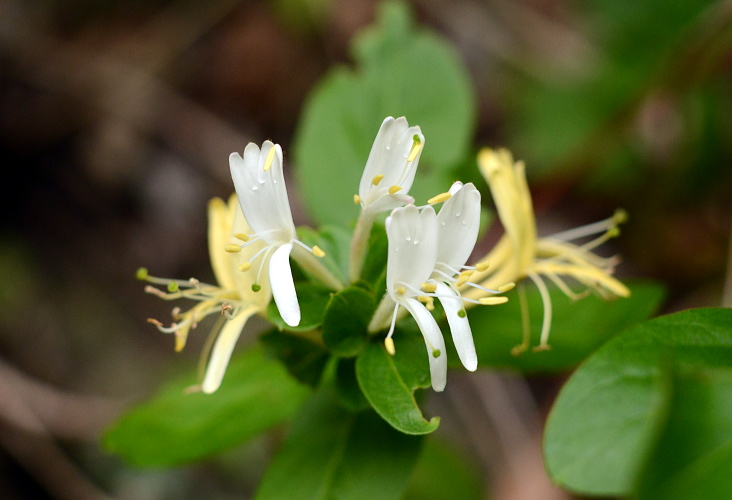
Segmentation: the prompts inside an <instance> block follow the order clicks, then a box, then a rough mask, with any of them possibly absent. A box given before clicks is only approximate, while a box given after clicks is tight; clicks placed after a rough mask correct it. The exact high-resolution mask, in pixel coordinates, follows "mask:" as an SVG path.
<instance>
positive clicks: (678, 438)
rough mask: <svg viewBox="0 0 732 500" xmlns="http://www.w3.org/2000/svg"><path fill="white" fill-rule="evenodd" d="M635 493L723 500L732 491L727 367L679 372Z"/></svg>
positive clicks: (731, 387) (731, 385)
mask: <svg viewBox="0 0 732 500" xmlns="http://www.w3.org/2000/svg"><path fill="white" fill-rule="evenodd" d="M669 412H670V416H669V420H668V423H667V424H666V428H665V430H664V432H663V434H662V435H661V438H660V441H659V444H658V445H657V446H656V448H655V450H654V452H653V458H652V459H651V461H650V463H649V465H648V466H647V467H646V469H645V470H644V474H643V478H642V480H641V484H640V488H639V489H640V491H639V495H638V497H639V498H641V499H647V500H684V499H688V498H703V499H704V500H727V499H728V498H729V497H730V492H731V491H732V370H729V369H719V368H717V369H708V370H702V371H700V370H692V371H691V372H689V370H682V373H677V374H676V376H675V377H674V390H673V394H672V397H671V405H670V410H669Z"/></svg>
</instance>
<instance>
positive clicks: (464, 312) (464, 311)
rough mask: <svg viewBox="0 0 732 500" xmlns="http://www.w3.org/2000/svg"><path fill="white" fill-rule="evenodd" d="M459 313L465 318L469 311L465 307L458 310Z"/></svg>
mask: <svg viewBox="0 0 732 500" xmlns="http://www.w3.org/2000/svg"><path fill="white" fill-rule="evenodd" d="M457 315H458V316H459V317H460V318H464V317H466V316H467V315H468V312H467V311H466V310H465V309H460V310H459V311H458V312H457Z"/></svg>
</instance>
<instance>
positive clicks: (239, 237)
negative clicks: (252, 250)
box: [234, 233, 249, 241]
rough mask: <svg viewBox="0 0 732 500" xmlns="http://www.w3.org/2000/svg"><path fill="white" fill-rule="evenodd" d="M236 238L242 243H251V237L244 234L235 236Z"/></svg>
mask: <svg viewBox="0 0 732 500" xmlns="http://www.w3.org/2000/svg"><path fill="white" fill-rule="evenodd" d="M234 238H236V239H237V240H241V241H249V236H248V235H246V234H244V233H236V234H235V235H234Z"/></svg>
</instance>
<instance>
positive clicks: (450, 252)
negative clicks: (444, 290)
mask: <svg viewBox="0 0 732 500" xmlns="http://www.w3.org/2000/svg"><path fill="white" fill-rule="evenodd" d="M457 184H459V183H455V184H453V188H454V187H455V186H456V185H457ZM453 188H451V189H450V192H452V193H453V195H452V197H451V198H450V199H449V200H447V201H446V202H445V203H444V205H443V206H442V209H441V210H440V213H439V214H438V215H437V226H438V231H439V233H438V242H437V245H438V246H437V262H438V266H439V264H443V265H444V266H445V267H444V268H443V269H441V270H442V271H444V272H446V273H447V274H449V275H452V274H453V273H452V272H450V271H448V269H450V268H451V269H457V270H459V269H460V268H461V267H462V266H464V265H465V262H466V261H467V260H468V257H470V254H471V253H472V252H473V247H474V246H475V242H476V240H477V239H478V230H479V229H480V192H479V191H478V190H477V189H475V186H474V185H473V184H472V183H468V184H465V185H462V184H460V185H459V186H458V189H456V190H454V192H453Z"/></svg>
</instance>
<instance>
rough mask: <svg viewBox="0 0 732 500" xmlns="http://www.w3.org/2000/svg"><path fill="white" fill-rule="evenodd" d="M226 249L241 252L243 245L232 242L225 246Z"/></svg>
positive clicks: (230, 251) (231, 251)
mask: <svg viewBox="0 0 732 500" xmlns="http://www.w3.org/2000/svg"><path fill="white" fill-rule="evenodd" d="M224 250H226V251H227V252H229V253H238V252H241V246H240V245H234V244H233V243H232V244H229V245H226V246H225V247H224Z"/></svg>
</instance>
